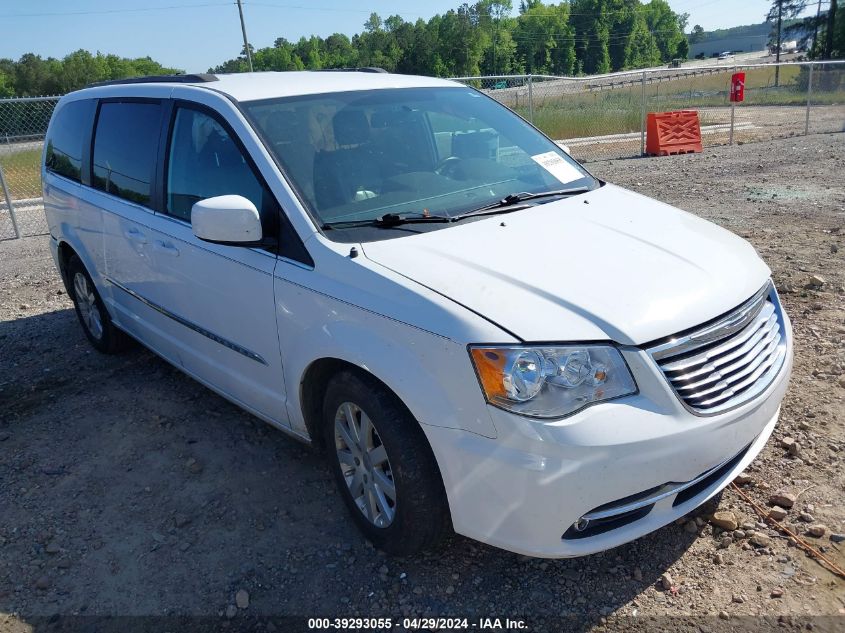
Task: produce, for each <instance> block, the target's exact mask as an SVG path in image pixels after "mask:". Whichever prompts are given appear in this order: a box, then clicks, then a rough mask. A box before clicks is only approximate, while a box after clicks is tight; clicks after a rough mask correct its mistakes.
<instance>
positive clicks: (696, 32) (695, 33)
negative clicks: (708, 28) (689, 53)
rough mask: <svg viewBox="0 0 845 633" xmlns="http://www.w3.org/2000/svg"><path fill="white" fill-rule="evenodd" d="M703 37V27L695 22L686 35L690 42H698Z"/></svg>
mask: <svg viewBox="0 0 845 633" xmlns="http://www.w3.org/2000/svg"><path fill="white" fill-rule="evenodd" d="M703 37H704V29H703V28H701V25H700V24H696V25H695V26H694V27H692V32H691V33H690V34H689V36H688V37H687V40H688V41H689V43H690V44H698V43H699V42H700V41H701V40H702V38H703Z"/></svg>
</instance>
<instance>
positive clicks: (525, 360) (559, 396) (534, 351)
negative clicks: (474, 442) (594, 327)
mask: <svg viewBox="0 0 845 633" xmlns="http://www.w3.org/2000/svg"><path fill="white" fill-rule="evenodd" d="M470 355H471V357H472V362H473V364H474V365H475V371H476V373H477V374H478V380H479V382H480V383H481V388H482V389H483V390H484V395H485V396H486V398H487V401H488V402H489V403H490V404H494V405H496V406H497V407H501V408H503V409H507V410H508V411H513V412H514V413H519V414H522V415H528V416H533V417H538V418H558V417H562V416H565V415H569V414H570V413H573V412H575V411H577V410H578V409H581V408H583V407H585V406H587V405H588V404H590V403H593V402H599V401H601V400H610V399H612V398H619V397H620V396H627V395H630V394H633V393H636V392H637V385H636V383H635V382H634V378H633V376H631V372H630V371H629V370H628V366H627V365H626V364H625V361H624V360H623V359H622V355H621V354H620V353H619V350H617V349H616V348H615V347H613V346H612V345H566V346H560V347H470Z"/></svg>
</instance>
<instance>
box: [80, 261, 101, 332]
mask: <svg viewBox="0 0 845 633" xmlns="http://www.w3.org/2000/svg"><path fill="white" fill-rule="evenodd" d="M73 291H74V295H75V297H76V305H77V306H79V314H80V315H82V322H83V323H84V324H85V327H86V328H87V329H88V332H89V333H90V334H91V336H93V337H94V338H95V339H97V340H100V339H101V338H102V337H103V321H102V318H101V316H100V309H99V308H98V307H97V297H96V295H95V294H94V289H93V288H92V287H91V284H89V283H88V279H87V277H85V275H83V274H82V273H81V272H78V273H76V275H74V278H73Z"/></svg>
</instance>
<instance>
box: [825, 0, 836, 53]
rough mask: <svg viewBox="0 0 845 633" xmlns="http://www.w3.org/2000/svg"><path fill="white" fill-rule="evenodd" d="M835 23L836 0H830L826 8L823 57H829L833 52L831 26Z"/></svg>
mask: <svg viewBox="0 0 845 633" xmlns="http://www.w3.org/2000/svg"><path fill="white" fill-rule="evenodd" d="M835 25H836V0H830V6H829V7H828V9H827V32H826V37H825V43H824V59H830V55H831V53H832V52H833V27H834V26H835Z"/></svg>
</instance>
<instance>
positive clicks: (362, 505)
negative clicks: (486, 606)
mask: <svg viewBox="0 0 845 633" xmlns="http://www.w3.org/2000/svg"><path fill="white" fill-rule="evenodd" d="M323 439H324V440H325V445H326V449H327V453H328V458H329V463H330V465H331V468H332V471H333V473H334V476H335V480H336V482H337V485H338V488H339V489H340V494H341V495H342V496H343V500H344V502H345V503H346V505H347V507H348V509H349V511H350V512H351V514H352V517H353V519H354V521H355V522H356V524H357V525H358V527H359V528H360V529H361V531H362V532H363V533H364V534H365V536H366V537H367V538H369V539H370V541H372V542H373V544H374V545H375V546H376V547H379V548H380V549H383V550H384V551H386V552H388V553H390V554H394V555H406V554H412V553H415V552H418V551H421V550H423V549H426V548H428V547H431V546H433V545H435V544H436V543H437V542H438V541H440V540H441V539H442V538H443V536H444V535H445V534H446V533H447V532H448V530H449V528H450V523H451V521H450V517H449V509H448V504H447V503H446V494H445V491H444V489H443V483H442V479H441V477H440V471H439V469H438V468H437V463H436V461H435V459H434V455H433V453H432V452H431V447H430V446H429V444H428V441H427V440H426V437H425V434H424V433H423V432H422V429H421V428H420V426H419V423H418V422H417V421H416V420H415V419H414V418H413V417H412V416H411V414H410V413H409V412H408V411H407V409H406V408H405V407H404V406H403V405H402V404H401V402H399V400H398V399H397V398H396V396H394V395H393V394H392V393H390V392H389V391H388V390H387V389H386V388H385V387H384V386H382V385H381V384H380V383H378V382H377V381H376V380H375V379H373V378H372V377H370V376H367V375H365V374H362V373H358V372H354V371H344V372H341V373H340V374H338V375H337V376H335V377H334V378H333V379H332V380H331V382H330V383H329V386H328V388H327V390H326V397H325V401H324V407H323Z"/></svg>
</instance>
